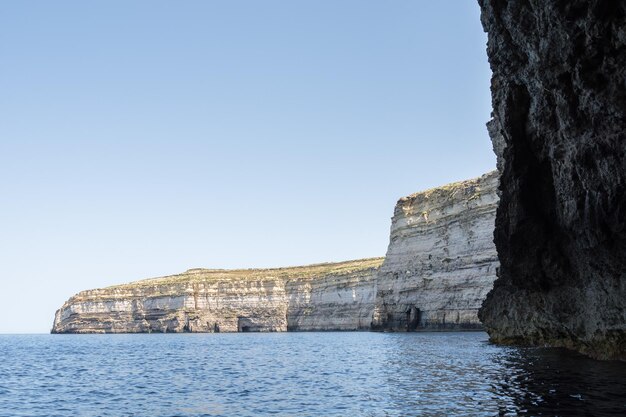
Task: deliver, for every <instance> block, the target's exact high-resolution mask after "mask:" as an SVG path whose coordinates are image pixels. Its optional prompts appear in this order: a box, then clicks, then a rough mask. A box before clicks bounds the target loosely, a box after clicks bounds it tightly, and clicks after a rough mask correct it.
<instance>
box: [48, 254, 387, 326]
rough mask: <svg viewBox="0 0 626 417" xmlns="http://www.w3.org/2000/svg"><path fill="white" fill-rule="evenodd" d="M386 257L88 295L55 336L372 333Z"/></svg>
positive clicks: (195, 275)
mask: <svg viewBox="0 0 626 417" xmlns="http://www.w3.org/2000/svg"><path fill="white" fill-rule="evenodd" d="M381 263H382V259H381V258H374V259H364V260H358V261H349V262H341V263H330V264H318V265H309V266H304V267H293V268H276V269H249V270H211V269H191V270H189V271H187V272H185V273H182V274H179V275H173V276H167V277H162V278H154V279H147V280H143V281H137V282H134V283H130V284H125V285H118V286H113V287H108V288H103V289H96V290H88V291H82V292H80V293H78V294H77V295H75V296H73V297H71V298H70V299H69V300H68V301H67V302H65V304H63V306H62V307H61V308H60V309H59V310H58V311H57V313H56V315H55V319H54V325H53V328H52V332H53V333H138V332H246V331H251V332H252V331H286V330H358V329H367V328H369V324H370V318H371V315H372V310H373V308H374V286H375V283H374V279H375V276H376V272H377V270H378V267H379V266H380V264H381Z"/></svg>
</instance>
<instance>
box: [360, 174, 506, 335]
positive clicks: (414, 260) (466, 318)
mask: <svg viewBox="0 0 626 417" xmlns="http://www.w3.org/2000/svg"><path fill="white" fill-rule="evenodd" d="M497 187H498V173H497V172H495V171H494V172H492V173H489V174H486V175H484V176H482V177H480V178H477V179H474V180H469V181H464V182H458V183H454V184H449V185H447V186H444V187H439V188H434V189H432V190H428V191H424V192H421V193H417V194H413V195H411V196H408V197H405V198H402V199H400V201H398V204H397V205H396V208H395V213H394V216H393V219H392V225H391V240H390V243H389V248H388V250H387V256H386V258H385V261H384V263H383V265H382V266H381V268H380V271H379V274H378V278H377V293H376V308H375V310H374V315H373V320H372V328H373V329H375V330H401V331H412V330H420V329H430V330H433V329H450V330H453V329H477V328H481V324H480V322H479V320H478V316H477V313H478V309H479V307H480V305H481V303H482V302H483V300H484V298H485V296H486V294H487V292H488V291H489V290H490V289H491V287H492V285H493V281H494V280H495V278H496V268H497V266H498V259H497V255H496V248H495V245H494V243H493V228H494V221H495V214H496V207H497V202H498V196H497V192H496V191H497Z"/></svg>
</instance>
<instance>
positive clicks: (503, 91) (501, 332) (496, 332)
mask: <svg viewBox="0 0 626 417" xmlns="http://www.w3.org/2000/svg"><path fill="white" fill-rule="evenodd" d="M479 3H480V6H481V9H482V17H481V19H482V23H483V26H484V28H485V30H486V31H487V32H488V35H489V41H488V49H487V53H488V56H489V61H490V64H491V69H492V71H493V78H492V87H491V88H492V98H493V118H494V119H493V120H492V122H490V123H489V131H490V134H491V136H492V138H493V140H494V148H495V150H496V152H497V153H498V164H499V168H500V169H501V170H502V177H501V190H502V194H501V201H500V206H499V208H498V213H497V220H496V232H495V242H496V246H497V249H498V255H499V258H500V262H501V269H500V275H499V278H498V280H497V281H496V283H495V288H494V290H493V291H492V292H491V293H490V294H489V296H488V298H487V300H486V301H485V303H484V306H483V308H482V309H481V313H480V317H481V319H482V320H483V322H484V324H485V327H486V328H487V330H488V332H489V334H490V336H491V339H492V340H494V341H496V342H502V343H525V344H533V345H551V346H563V347H568V348H572V349H575V350H578V351H580V352H583V353H586V354H589V355H591V356H594V357H597V358H615V359H622V360H624V359H626V157H625V153H626V3H625V2H623V1H604V0H574V1H572V0H542V1H533V0H509V1H497V0H479Z"/></svg>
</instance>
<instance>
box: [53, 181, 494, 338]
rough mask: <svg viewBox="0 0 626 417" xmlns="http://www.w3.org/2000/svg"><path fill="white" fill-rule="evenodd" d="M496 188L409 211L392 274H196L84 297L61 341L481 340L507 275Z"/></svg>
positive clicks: (407, 201) (63, 312) (441, 194)
mask: <svg viewBox="0 0 626 417" xmlns="http://www.w3.org/2000/svg"><path fill="white" fill-rule="evenodd" d="M497 184H498V178H497V175H496V173H495V172H494V173H490V174H487V175H484V176H482V177H480V178H477V179H474V180H469V181H464V182H458V183H454V184H449V185H446V186H443V187H439V188H434V189H432V190H428V191H424V192H420V193H417V194H413V195H411V196H408V197H405V198H402V199H400V201H399V202H398V204H397V206H396V209H395V214H394V217H393V220H392V226H391V238H390V243H389V248H388V251H387V257H386V258H385V260H384V263H383V258H374V259H363V260H357V261H348V262H341V263H328V264H318V265H309V266H302V267H292V268H276V269H245V270H214V269H191V270H189V271H187V272H185V273H182V274H179V275H172V276H166V277H162V278H153V279H147V280H143V281H137V282H133V283H130V284H125V285H117V286H113V287H108V288H103V289H96V290H88V291H82V292H80V293H78V294H77V295H75V296H73V297H71V298H70V299H69V300H68V301H67V302H65V304H63V306H62V307H61V308H60V309H59V310H58V311H57V313H56V316H55V319H54V325H53V328H52V332H53V333H139V332H247V331H249V332H259V331H261V332H265V331H298V330H301V331H306V330H366V329H370V328H372V329H374V330H392V331H413V330H420V329H450V330H453V329H479V328H481V324H480V322H479V321H478V318H477V311H478V308H479V307H480V304H481V303H482V301H483V299H484V298H485V296H486V294H487V292H488V291H489V290H490V289H491V287H492V283H493V281H494V279H495V276H496V267H497V266H498V262H497V257H496V251H495V246H494V244H493V236H492V235H493V227H494V218H495V208H496V204H497V200H498V197H497V195H496V188H497ZM381 264H382V266H381Z"/></svg>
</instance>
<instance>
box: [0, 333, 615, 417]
mask: <svg viewBox="0 0 626 417" xmlns="http://www.w3.org/2000/svg"><path fill="white" fill-rule="evenodd" d="M0 416H2V417H5V416H6V417H9V416H11V417H14V416H33V417H35V416H41V417H44V416H45V417H57V416H58V417H61V416H62V417H70V416H71V417H74V416H112V417H123V416H147V417H158V416H163V417H165V416H167V417H173V416H181V417H182V416H190V417H191V416H198V417H199V416H626V363H622V362H602V361H595V360H591V359H588V358H586V357H583V356H581V355H578V354H575V353H571V352H569V351H565V350H560V349H548V348H519V347H503V346H495V345H492V344H490V343H489V342H488V338H487V335H486V334H485V333H482V332H464V333H370V332H327V333H308V332H307V333H243V334H242V333H238V334H237V333H235V334H226V333H216V334H120V335H0Z"/></svg>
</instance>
